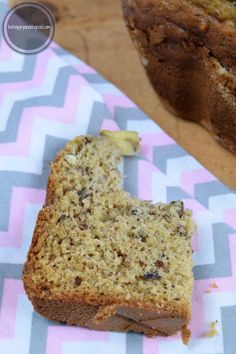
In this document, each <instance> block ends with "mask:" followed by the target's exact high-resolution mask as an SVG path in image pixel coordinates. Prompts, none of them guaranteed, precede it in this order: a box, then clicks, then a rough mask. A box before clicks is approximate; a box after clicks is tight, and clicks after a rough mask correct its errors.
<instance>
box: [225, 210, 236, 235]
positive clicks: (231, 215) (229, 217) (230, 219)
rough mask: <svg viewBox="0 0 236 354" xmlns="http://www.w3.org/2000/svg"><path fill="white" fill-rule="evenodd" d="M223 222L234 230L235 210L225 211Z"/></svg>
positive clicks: (235, 223)
mask: <svg viewBox="0 0 236 354" xmlns="http://www.w3.org/2000/svg"><path fill="white" fill-rule="evenodd" d="M224 221H225V222H226V224H228V225H230V226H231V227H232V228H233V229H235V230H236V209H226V210H225V211H224Z"/></svg>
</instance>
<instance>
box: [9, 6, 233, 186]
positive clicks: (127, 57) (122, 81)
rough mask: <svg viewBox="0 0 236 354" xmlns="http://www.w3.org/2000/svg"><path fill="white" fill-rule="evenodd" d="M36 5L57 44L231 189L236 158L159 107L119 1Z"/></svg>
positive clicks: (197, 128)
mask: <svg viewBox="0 0 236 354" xmlns="http://www.w3.org/2000/svg"><path fill="white" fill-rule="evenodd" d="M19 2H20V1H11V3H14V4H15V3H19ZM36 2H38V3H39V2H40V1H36ZM42 3H44V4H47V5H48V6H49V7H50V8H51V9H52V11H53V12H54V15H55V17H56V30H55V38H54V39H55V41H56V42H58V44H60V45H61V46H63V47H64V48H66V49H67V50H69V51H70V52H72V53H74V54H75V55H77V56H79V57H80V58H81V59H83V60H84V61H86V62H87V63H88V64H89V65H91V66H93V67H94V68H95V69H96V70H98V71H99V72H100V73H101V74H102V75H103V76H105V78H107V79H108V80H110V81H111V82H112V83H114V84H115V85H117V86H118V87H119V88H120V89H121V90H122V91H123V92H124V93H125V94H127V95H128V96H129V97H130V98H131V99H132V100H133V101H134V102H136V103H137V104H138V105H139V106H140V107H141V109H143V110H144V111H145V112H146V113H147V114H148V115H149V116H150V117H151V118H153V119H154V120H155V121H156V122H157V123H158V124H159V125H160V126H161V127H162V128H163V129H164V130H165V131H166V132H167V133H168V134H169V135H170V136H171V137H172V138H174V139H175V140H176V141H177V142H178V143H179V144H180V145H181V146H182V147H183V148H184V149H185V150H187V151H188V152H189V153H190V154H191V155H193V156H194V157H196V158H197V160H198V161H199V162H200V163H202V164H203V165H204V166H205V167H206V168H207V169H209V170H210V171H211V172H212V173H213V174H215V175H216V176H217V177H218V178H219V179H220V180H221V181H222V182H224V183H225V184H227V185H228V186H230V187H232V188H234V189H236V155H233V154H232V153H231V152H229V151H227V150H226V149H225V148H223V147H221V146H220V145H219V144H218V143H217V142H216V141H215V140H214V139H213V137H212V136H211V135H210V134H209V133H208V132H207V131H206V130H205V129H204V128H202V127H200V126H199V125H197V124H195V123H192V122H188V121H184V120H182V119H180V118H177V117H175V116H173V115H172V114H171V113H169V112H168V111H166V109H165V108H164V107H163V105H162V104H161V102H160V100H159V98H158V96H157V95H156V93H155V92H154V90H153V88H152V86H151V85H150V83H149V81H148V78H147V76H146V74H145V71H144V69H143V67H142V65H141V64H140V62H139V58H138V54H137V52H136V51H135V49H134V47H133V45H132V43H131V40H130V37H129V35H128V32H127V30H126V28H125V25H124V21H123V17H122V12H121V6H120V1H119V0H49V1H42Z"/></svg>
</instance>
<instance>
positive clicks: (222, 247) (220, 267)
mask: <svg viewBox="0 0 236 354" xmlns="http://www.w3.org/2000/svg"><path fill="white" fill-rule="evenodd" d="M212 231H213V239H214V253H215V264H205V265H198V266H195V267H194V268H193V274H194V279H195V280H197V279H209V278H217V277H227V276H231V275H232V271H231V257H230V248H229V239H228V235H229V234H230V233H234V232H235V230H233V229H232V228H231V227H229V226H228V225H227V224H224V223H216V224H213V225H212Z"/></svg>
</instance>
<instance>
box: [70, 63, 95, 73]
mask: <svg viewBox="0 0 236 354" xmlns="http://www.w3.org/2000/svg"><path fill="white" fill-rule="evenodd" d="M73 67H74V68H75V69H76V70H77V71H78V72H79V73H80V74H96V73H97V72H96V70H94V69H93V68H92V67H91V66H89V65H87V64H86V63H83V62H80V63H78V64H74V65H73Z"/></svg>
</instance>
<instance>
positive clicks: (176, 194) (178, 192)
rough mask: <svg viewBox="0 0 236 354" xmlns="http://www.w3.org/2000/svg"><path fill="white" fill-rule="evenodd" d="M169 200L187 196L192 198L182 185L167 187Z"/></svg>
mask: <svg viewBox="0 0 236 354" xmlns="http://www.w3.org/2000/svg"><path fill="white" fill-rule="evenodd" d="M166 194H167V202H168V203H170V202H172V201H173V200H180V199H185V198H191V197H190V196H189V195H188V194H187V193H186V192H185V191H184V190H183V189H182V188H180V187H167V188H166Z"/></svg>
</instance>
